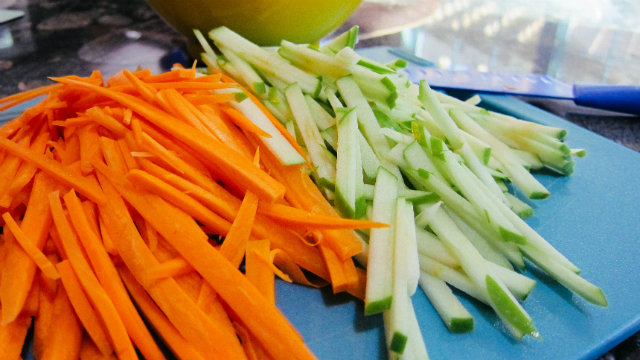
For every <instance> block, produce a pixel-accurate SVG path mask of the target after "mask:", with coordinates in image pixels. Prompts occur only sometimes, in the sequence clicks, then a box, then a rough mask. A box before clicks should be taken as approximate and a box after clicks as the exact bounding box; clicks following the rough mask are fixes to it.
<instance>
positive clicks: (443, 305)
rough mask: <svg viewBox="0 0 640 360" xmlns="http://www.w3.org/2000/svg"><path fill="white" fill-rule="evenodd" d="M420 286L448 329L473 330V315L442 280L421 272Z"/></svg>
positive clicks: (456, 330) (455, 331) (459, 331)
mask: <svg viewBox="0 0 640 360" xmlns="http://www.w3.org/2000/svg"><path fill="white" fill-rule="evenodd" d="M420 287H421V288H422V290H423V291H424V293H425V294H426V295H427V297H428V298H429V301H430V302H431V304H432V305H433V307H434V308H435V309H436V311H437V312H438V315H440V318H441V319H442V321H443V322H444V324H445V325H446V327H447V328H448V329H449V331H451V332H453V333H464V332H469V331H471V330H473V316H471V314H470V313H469V311H468V310H467V309H466V308H465V307H464V306H463V305H462V303H461V302H460V300H458V298H457V297H456V296H455V294H454V293H453V291H451V289H450V288H449V286H448V285H447V284H446V283H445V282H444V281H443V280H441V279H438V278H437V277H435V276H432V275H430V274H427V273H422V275H421V276H420Z"/></svg>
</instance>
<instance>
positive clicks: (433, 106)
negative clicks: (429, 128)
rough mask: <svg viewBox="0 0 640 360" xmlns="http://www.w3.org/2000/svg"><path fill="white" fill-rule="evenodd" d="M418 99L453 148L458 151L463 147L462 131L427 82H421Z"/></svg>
mask: <svg viewBox="0 0 640 360" xmlns="http://www.w3.org/2000/svg"><path fill="white" fill-rule="evenodd" d="M418 99H419V100H420V102H422V104H423V105H424V107H425V108H426V109H427V111H428V112H429V114H431V116H432V118H433V120H434V121H435V122H436V124H438V127H439V128H440V129H441V130H442V132H443V133H444V135H445V137H446V138H447V140H448V142H449V145H450V146H451V148H452V149H453V150H456V149H458V148H459V147H460V146H462V144H463V139H462V135H461V134H460V129H458V126H457V125H456V123H455V122H454V121H453V120H452V119H451V117H450V116H449V114H448V113H447V111H446V110H445V108H444V107H443V106H442V104H441V103H440V101H438V98H437V97H436V95H435V94H434V91H433V90H432V89H431V88H430V87H429V84H427V82H426V81H425V80H421V81H420V92H419V95H418Z"/></svg>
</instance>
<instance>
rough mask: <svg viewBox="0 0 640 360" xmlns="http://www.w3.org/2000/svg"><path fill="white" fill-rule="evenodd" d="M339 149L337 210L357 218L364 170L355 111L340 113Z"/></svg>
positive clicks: (338, 123) (338, 125) (337, 162)
mask: <svg viewBox="0 0 640 360" xmlns="http://www.w3.org/2000/svg"><path fill="white" fill-rule="evenodd" d="M336 125H337V129H338V148H337V160H336V202H335V205H336V208H337V209H338V211H339V212H340V213H342V214H343V216H346V217H350V218H355V217H356V212H357V211H356V202H357V198H358V187H359V186H360V187H361V185H359V184H358V183H362V168H361V167H359V166H358V165H359V164H360V163H359V161H358V158H359V157H360V149H359V147H358V118H357V116H356V112H355V110H354V109H342V110H340V111H339V112H338V118H337V124H336Z"/></svg>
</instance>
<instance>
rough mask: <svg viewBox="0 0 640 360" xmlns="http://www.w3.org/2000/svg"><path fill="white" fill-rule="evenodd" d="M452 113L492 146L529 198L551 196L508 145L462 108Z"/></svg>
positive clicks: (506, 169)
mask: <svg viewBox="0 0 640 360" xmlns="http://www.w3.org/2000/svg"><path fill="white" fill-rule="evenodd" d="M450 113H451V117H452V118H453V119H454V120H455V121H456V123H457V124H458V125H459V126H460V128H462V129H463V130H465V131H467V132H469V133H470V134H472V135H474V136H475V137H477V138H479V139H480V140H482V141H484V142H486V143H487V144H489V146H491V148H492V156H493V157H495V158H496V159H497V160H498V161H499V162H500V163H501V164H502V166H503V167H504V170H505V171H506V172H507V175H508V176H509V179H510V180H511V181H512V182H513V184H514V185H516V186H517V187H518V188H520V190H522V192H523V193H524V194H525V195H526V196H527V197H528V198H530V199H544V198H547V197H548V196H549V190H547V189H546V188H545V187H544V186H543V185H542V184H541V183H540V182H539V181H538V180H536V178H534V177H533V175H531V173H529V172H528V171H527V169H525V168H524V167H523V166H522V164H521V163H520V161H519V160H520V159H519V158H517V155H514V154H513V152H511V149H510V148H509V147H508V146H507V145H505V144H504V143H503V142H502V141H500V140H498V139H497V138H496V137H495V136H493V135H492V134H491V133H489V132H487V131H486V130H485V129H483V128H482V127H481V126H480V125H478V124H477V123H476V122H475V121H474V120H473V119H471V118H470V117H469V116H468V115H467V114H465V113H464V112H462V111H461V110H459V109H453V110H451V112H450Z"/></svg>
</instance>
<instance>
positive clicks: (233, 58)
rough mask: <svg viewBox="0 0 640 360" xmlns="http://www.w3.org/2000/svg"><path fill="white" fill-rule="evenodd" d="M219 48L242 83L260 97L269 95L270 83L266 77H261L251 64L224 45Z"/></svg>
mask: <svg viewBox="0 0 640 360" xmlns="http://www.w3.org/2000/svg"><path fill="white" fill-rule="evenodd" d="M218 49H219V50H220V52H222V54H223V55H224V57H225V58H226V59H227V60H228V61H229V64H231V65H232V66H233V68H234V69H235V71H234V74H233V75H234V79H237V80H238V81H239V82H240V83H241V84H243V85H245V86H246V87H248V88H249V89H251V90H252V91H253V93H254V94H255V95H256V96H257V97H259V98H260V99H266V98H267V97H268V90H269V85H267V84H265V82H264V79H262V77H260V75H259V74H258V73H257V72H256V71H255V70H254V69H253V68H252V67H251V65H249V63H248V62H246V61H244V59H242V58H241V57H240V56H238V55H237V54H236V53H234V52H233V51H231V50H230V49H228V48H226V47H224V46H220V47H219V48H218Z"/></svg>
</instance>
